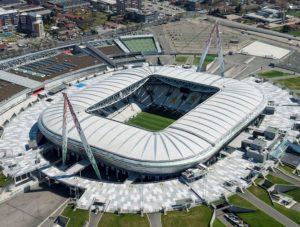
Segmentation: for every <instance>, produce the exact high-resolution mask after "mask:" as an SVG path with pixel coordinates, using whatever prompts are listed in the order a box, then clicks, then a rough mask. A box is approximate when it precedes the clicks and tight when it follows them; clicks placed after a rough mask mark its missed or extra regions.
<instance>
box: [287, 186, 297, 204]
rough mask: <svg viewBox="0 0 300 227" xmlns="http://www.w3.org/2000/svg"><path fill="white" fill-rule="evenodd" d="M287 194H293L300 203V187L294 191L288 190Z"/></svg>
mask: <svg viewBox="0 0 300 227" xmlns="http://www.w3.org/2000/svg"><path fill="white" fill-rule="evenodd" d="M285 194H287V195H289V196H292V197H293V199H294V200H296V201H297V202H298V203H300V188H299V187H298V188H296V189H294V190H292V191H289V192H286V193H285Z"/></svg>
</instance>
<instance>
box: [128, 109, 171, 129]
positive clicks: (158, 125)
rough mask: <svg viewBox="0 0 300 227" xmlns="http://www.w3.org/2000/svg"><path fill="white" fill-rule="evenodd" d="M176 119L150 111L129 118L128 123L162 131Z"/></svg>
mask: <svg viewBox="0 0 300 227" xmlns="http://www.w3.org/2000/svg"><path fill="white" fill-rule="evenodd" d="M174 121H175V120H174V119H171V118H168V117H163V116H159V115H156V114H152V113H148V112H141V113H139V114H138V115H137V116H136V117H133V118H131V119H129V121H128V122H127V124H129V125H133V126H137V127H140V128H144V129H147V130H151V131H160V130H162V129H164V128H166V127H168V126H169V125H170V124H172V123H173V122H174Z"/></svg>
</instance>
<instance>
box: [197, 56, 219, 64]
mask: <svg viewBox="0 0 300 227" xmlns="http://www.w3.org/2000/svg"><path fill="white" fill-rule="evenodd" d="M216 57H217V55H216V54H207V55H206V57H205V60H204V64H205V65H208V64H209V63H211V62H212V61H213V60H214V59H215V58H216ZM199 61H200V57H199V56H195V57H194V62H193V65H199Z"/></svg>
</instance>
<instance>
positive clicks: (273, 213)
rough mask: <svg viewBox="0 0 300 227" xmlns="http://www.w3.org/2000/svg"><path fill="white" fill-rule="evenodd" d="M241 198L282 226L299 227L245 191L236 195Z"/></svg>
mask: <svg viewBox="0 0 300 227" xmlns="http://www.w3.org/2000/svg"><path fill="white" fill-rule="evenodd" d="M238 194H239V195H240V196H241V197H242V198H244V199H246V200H248V201H249V202H250V203H252V204H253V205H255V206H256V207H258V208H259V209H260V210H262V211H263V212H265V213H266V214H268V215H269V216H271V217H273V218H274V219H275V220H277V221H278V222H280V223H282V224H283V225H284V226H289V227H299V225H297V224H296V223H295V222H293V221H292V220H290V219H289V218H287V217H286V216H284V215H283V214H281V213H280V212H278V211H277V210H275V209H274V208H273V207H271V206H269V205H268V204H266V203H265V202H263V201H261V200H260V199H258V198H257V197H256V196H254V195H253V194H251V193H250V192H248V191H247V190H245V193H244V194H242V193H238Z"/></svg>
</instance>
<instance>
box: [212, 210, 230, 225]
mask: <svg viewBox="0 0 300 227" xmlns="http://www.w3.org/2000/svg"><path fill="white" fill-rule="evenodd" d="M224 214H225V213H224V212H223V210H217V212H216V219H219V221H220V222H222V223H223V224H224V225H226V227H234V226H233V225H232V224H231V223H230V222H229V221H228V220H227V219H226V218H225V217H224Z"/></svg>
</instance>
